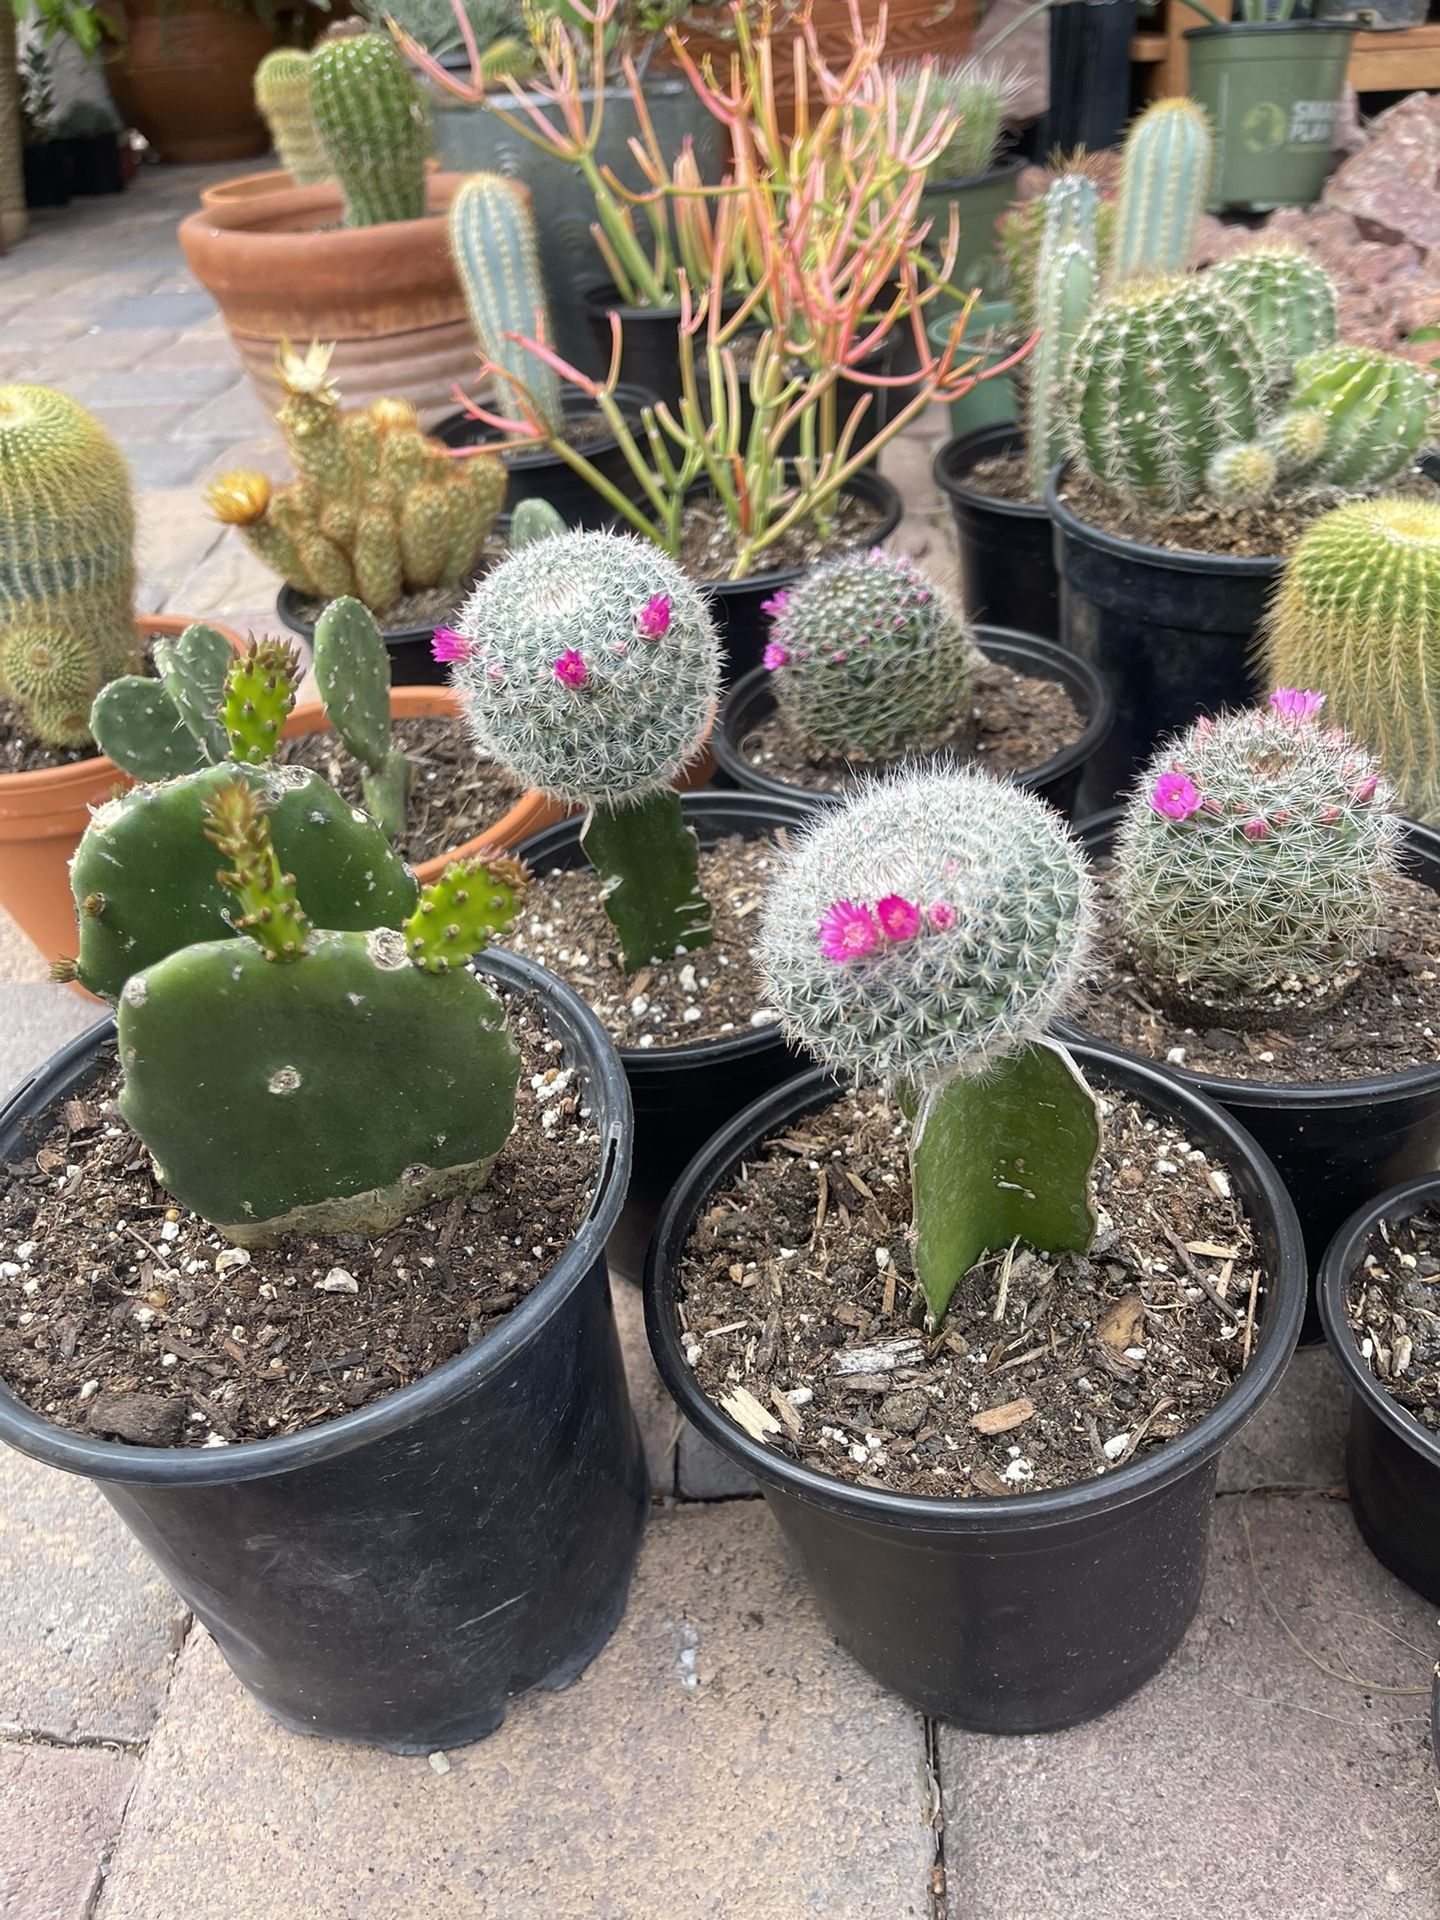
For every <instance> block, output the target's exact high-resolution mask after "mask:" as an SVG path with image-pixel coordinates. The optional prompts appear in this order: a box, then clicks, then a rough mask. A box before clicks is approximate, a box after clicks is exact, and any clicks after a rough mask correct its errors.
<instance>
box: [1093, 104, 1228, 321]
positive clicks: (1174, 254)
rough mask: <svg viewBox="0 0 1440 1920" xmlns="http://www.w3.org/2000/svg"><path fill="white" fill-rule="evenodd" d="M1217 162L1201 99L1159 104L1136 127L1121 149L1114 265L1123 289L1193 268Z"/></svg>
mask: <svg viewBox="0 0 1440 1920" xmlns="http://www.w3.org/2000/svg"><path fill="white" fill-rule="evenodd" d="M1214 164H1215V142H1214V138H1213V136H1212V135H1211V132H1210V122H1209V120H1208V119H1207V118H1206V115H1205V111H1204V109H1203V108H1202V107H1199V106H1197V105H1196V104H1195V102H1194V101H1193V100H1188V99H1186V98H1184V97H1183V96H1182V97H1180V98H1177V99H1172V100H1156V101H1154V102H1152V104H1151V105H1150V106H1148V107H1147V108H1146V109H1145V111H1144V113H1142V114H1141V115H1140V117H1139V119H1138V120H1136V121H1135V123H1134V125H1133V126H1132V127H1131V128H1130V131H1129V132H1128V133H1127V134H1126V136H1125V144H1124V146H1123V148H1122V149H1121V176H1120V201H1119V215H1118V219H1117V222H1116V229H1115V249H1114V255H1113V258H1112V263H1111V271H1112V274H1113V277H1114V280H1115V283H1116V284H1117V285H1118V284H1120V283H1121V282H1123V281H1125V280H1128V279H1129V278H1130V277H1131V276H1132V275H1134V274H1146V273H1183V272H1184V270H1185V269H1186V268H1187V267H1188V266H1189V265H1190V256H1191V254H1192V253H1193V252H1194V250H1195V235H1196V231H1197V229H1198V228H1199V225H1200V216H1201V214H1202V213H1203V212H1204V211H1205V202H1206V201H1207V200H1208V199H1209V197H1210V176H1211V172H1212V170H1213V167H1214Z"/></svg>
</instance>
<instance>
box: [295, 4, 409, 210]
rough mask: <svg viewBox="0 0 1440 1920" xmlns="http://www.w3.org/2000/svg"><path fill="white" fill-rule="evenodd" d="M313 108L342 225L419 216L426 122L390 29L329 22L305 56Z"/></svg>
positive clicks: (312, 111) (352, 22)
mask: <svg viewBox="0 0 1440 1920" xmlns="http://www.w3.org/2000/svg"><path fill="white" fill-rule="evenodd" d="M310 111H311V114H312V116H313V118H314V122H315V132H316V134H317V136H318V138H319V141H320V145H321V147H322V148H323V149H324V152H325V158H326V159H327V161H328V162H329V165H330V171H331V172H332V173H333V174H334V176H335V178H336V179H337V180H338V181H339V182H340V187H341V191H342V192H343V193H344V195H345V224H346V226H347V227H378V226H381V225H383V224H384V223H385V222H387V221H390V220H419V219H420V218H421V217H422V216H423V214H424V212H425V160H426V157H427V155H428V154H429V152H430V125H429V120H428V118H427V116H426V112H425V103H424V100H423V98H422V97H421V94H420V89H419V88H418V87H417V85H416V84H415V81H414V78H413V76H412V75H411V72H410V69H409V67H408V66H407V65H406V63H405V58H404V56H403V55H402V53H401V52H400V49H399V48H398V47H397V46H396V44H395V42H394V41H393V40H392V39H391V38H390V36H389V34H388V33H372V32H371V31H370V30H369V28H368V27H367V26H366V25H365V23H364V22H363V21H360V20H342V21H339V22H338V23H337V24H336V25H335V26H333V27H331V29H330V30H329V32H328V33H327V34H326V35H325V37H324V39H323V40H322V41H321V42H320V44H319V46H317V47H316V49H315V51H314V53H313V54H312V55H311V58H310Z"/></svg>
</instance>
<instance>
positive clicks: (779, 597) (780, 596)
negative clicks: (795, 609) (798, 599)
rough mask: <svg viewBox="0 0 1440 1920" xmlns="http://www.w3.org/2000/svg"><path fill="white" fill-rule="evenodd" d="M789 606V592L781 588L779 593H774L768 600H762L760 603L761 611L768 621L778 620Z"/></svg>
mask: <svg viewBox="0 0 1440 1920" xmlns="http://www.w3.org/2000/svg"><path fill="white" fill-rule="evenodd" d="M789 604H790V595H789V592H788V591H787V589H786V588H784V587H781V588H779V589H778V591H777V592H775V593H772V594H771V596H770V598H769V599H768V600H762V601H761V602H760V611H761V613H763V614H764V615H765V617H766V619H767V620H778V619H779V618H780V616H781V614H782V613H784V611H785V609H786V607H788V606H789Z"/></svg>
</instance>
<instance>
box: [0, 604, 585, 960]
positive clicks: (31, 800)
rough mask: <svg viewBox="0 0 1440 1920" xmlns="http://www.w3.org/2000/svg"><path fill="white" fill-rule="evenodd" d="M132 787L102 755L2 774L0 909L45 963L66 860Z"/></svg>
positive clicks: (158, 632)
mask: <svg viewBox="0 0 1440 1920" xmlns="http://www.w3.org/2000/svg"><path fill="white" fill-rule="evenodd" d="M135 624H136V626H137V627H138V628H139V629H140V631H141V633H142V634H144V635H145V637H146V638H147V639H163V638H173V637H174V636H175V635H176V634H180V633H183V632H184V631H185V629H186V627H188V626H189V625H190V624H191V623H190V621H188V620H182V619H180V618H178V617H176V616H173V615H169V614H158V613H157V614H139V615H137V616H136V620H135ZM209 624H210V625H211V626H214V627H216V628H217V630H218V631H219V632H221V633H223V634H224V636H225V638H226V639H227V640H228V641H229V642H230V644H231V646H232V647H233V648H234V649H235V651H236V652H237V653H239V652H241V651H242V649H243V647H244V642H243V641H242V640H241V638H240V635H239V634H238V633H234V632H232V631H231V629H230V628H229V627H224V626H220V624H219V622H218V621H211V622H209ZM132 784H133V783H132V781H131V780H130V778H129V776H128V775H126V774H123V773H122V772H121V771H120V769H119V767H117V766H116V765H115V762H114V761H113V760H107V759H106V758H105V756H104V755H103V754H96V755H95V756H94V757H93V758H92V759H89V760H77V761H75V762H74V763H73V764H72V765H70V766H67V767H43V768H41V769H39V770H38V771H37V772H35V773H6V774H0V907H3V908H4V909H5V911H6V912H7V913H8V914H9V915H10V917H11V919H12V920H14V921H15V923H16V925H17V926H18V927H19V928H20V930H21V932H22V933H24V934H25V935H27V936H28V938H29V939H31V940H33V941H34V943H35V945H36V946H37V947H38V948H39V949H40V951H41V953H43V954H44V955H45V957H46V959H47V960H53V959H55V958H57V957H58V956H59V955H61V954H65V953H73V952H74V951H75V904H74V902H73V901H72V899H71V898H70V856H71V854H72V853H74V851H75V849H76V847H78V846H79V844H80V836H81V834H82V833H84V831H85V829H86V827H87V826H88V825H89V823H90V809H91V807H98V806H99V805H100V803H101V802H102V801H104V800H108V799H109V798H110V796H111V795H112V794H114V793H117V792H120V791H121V790H122V789H124V788H125V787H128V786H131V785H132ZM541 824H542V825H544V824H548V822H542V823H541ZM530 830H531V829H527V831H530Z"/></svg>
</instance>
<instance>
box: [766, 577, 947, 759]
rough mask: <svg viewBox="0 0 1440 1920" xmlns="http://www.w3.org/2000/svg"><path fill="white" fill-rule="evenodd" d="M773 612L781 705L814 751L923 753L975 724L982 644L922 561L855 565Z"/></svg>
mask: <svg viewBox="0 0 1440 1920" xmlns="http://www.w3.org/2000/svg"><path fill="white" fill-rule="evenodd" d="M766 605H767V607H768V608H770V609H771V623H770V642H769V645H768V646H767V647H766V649H765V663H766V665H767V666H768V667H769V668H770V669H771V673H772V684H773V685H774V688H775V695H776V701H777V704H778V706H779V709H780V712H781V714H782V716H783V718H784V720H785V723H786V725H787V726H788V727H789V728H790V730H791V732H792V733H794V734H795V735H796V736H797V737H798V738H799V739H800V740H802V741H803V742H804V743H805V744H806V745H807V746H809V747H810V748H812V749H815V748H818V749H820V750H821V751H823V752H826V753H835V754H842V755H844V756H845V757H847V758H850V759H859V760H880V759H885V758H887V757H889V756H891V755H895V754H900V753H904V752H906V751H907V750H914V751H922V750H923V749H924V748H925V747H926V746H933V745H937V744H938V743H939V741H940V740H941V739H942V738H943V737H944V736H945V735H946V734H947V733H949V732H950V731H951V730H952V729H953V727H954V725H955V722H956V721H957V720H958V719H959V718H961V717H962V716H963V715H964V714H965V712H966V710H967V707H968V703H969V692H970V676H971V671H972V667H973V663H974V641H973V639H972V637H971V634H970V630H969V628H968V627H967V626H966V624H965V621H964V620H963V618H962V617H961V616H960V614H959V613H958V612H957V611H956V610H955V609H954V608H953V607H952V606H951V605H950V604H949V603H948V602H947V601H946V599H945V598H944V596H943V595H942V594H941V593H940V592H939V591H938V590H937V589H936V588H935V587H934V586H932V585H931V583H930V582H929V581H928V580H927V579H926V577H925V575H924V574H923V573H922V572H921V571H920V569H919V568H918V567H917V566H916V565H915V564H914V562H913V561H911V560H907V559H905V558H904V557H903V556H902V555H898V554H888V553H886V552H885V551H884V550H883V549H882V548H880V547H873V548H871V550H870V551H869V552H868V553H859V554H844V555H842V556H841V557H840V558H838V559H834V560H826V561H822V562H821V564H820V565H819V566H817V567H816V568H814V569H813V571H812V572H810V573H809V574H807V575H806V576H805V578H804V579H803V580H802V581H801V582H800V584H799V586H797V587H795V588H793V589H791V590H789V591H787V592H784V593H781V594H777V595H776V596H775V598H774V599H773V600H771V601H767V603H766Z"/></svg>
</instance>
